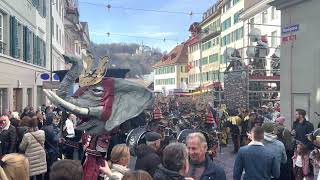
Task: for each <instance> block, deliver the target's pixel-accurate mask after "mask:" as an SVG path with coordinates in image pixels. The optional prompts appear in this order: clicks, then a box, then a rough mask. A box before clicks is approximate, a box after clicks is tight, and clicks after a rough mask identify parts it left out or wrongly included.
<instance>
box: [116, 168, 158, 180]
mask: <svg viewBox="0 0 320 180" xmlns="http://www.w3.org/2000/svg"><path fill="white" fill-rule="evenodd" d="M122 180H152V177H151V176H150V174H148V173H147V172H146V171H143V170H138V171H129V172H127V173H125V174H124V176H123V178H122Z"/></svg>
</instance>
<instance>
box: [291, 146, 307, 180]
mask: <svg viewBox="0 0 320 180" xmlns="http://www.w3.org/2000/svg"><path fill="white" fill-rule="evenodd" d="M309 160H310V159H309V153H308V149H307V147H306V146H305V145H304V144H302V143H301V142H300V143H298V144H297V148H296V150H295V152H294V155H293V157H292V161H293V174H294V179H295V180H308V179H310V178H309V177H308V176H309V173H310V169H309V168H310V166H309Z"/></svg>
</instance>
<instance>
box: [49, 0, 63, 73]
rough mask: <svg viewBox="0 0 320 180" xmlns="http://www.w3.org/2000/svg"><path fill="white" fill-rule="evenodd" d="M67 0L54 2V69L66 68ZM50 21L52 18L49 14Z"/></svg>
mask: <svg viewBox="0 0 320 180" xmlns="http://www.w3.org/2000/svg"><path fill="white" fill-rule="evenodd" d="M64 4H65V0H55V1H53V2H52V8H51V10H52V19H51V20H52V22H51V25H52V32H51V35H52V61H53V71H56V70H64V69H65V62H64V58H63V56H62V55H63V54H64V53H65V52H64V42H65V40H64V37H65V35H64V14H65V11H64V6H65V5H64ZM47 20H48V22H50V18H49V16H48V19H47ZM49 28H50V27H48V30H49Z"/></svg>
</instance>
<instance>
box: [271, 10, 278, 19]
mask: <svg viewBox="0 0 320 180" xmlns="http://www.w3.org/2000/svg"><path fill="white" fill-rule="evenodd" d="M276 18H277V11H276V8H275V7H272V8H271V19H272V20H274V19H276Z"/></svg>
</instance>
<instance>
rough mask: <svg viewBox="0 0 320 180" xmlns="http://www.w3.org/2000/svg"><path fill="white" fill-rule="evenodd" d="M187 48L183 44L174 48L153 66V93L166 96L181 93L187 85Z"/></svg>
mask: <svg viewBox="0 0 320 180" xmlns="http://www.w3.org/2000/svg"><path fill="white" fill-rule="evenodd" d="M187 62H188V55H187V46H186V45H185V43H183V44H180V45H178V46H176V47H175V48H174V49H173V50H172V51H171V52H170V53H169V54H167V55H164V56H163V57H162V58H161V60H160V61H159V62H158V63H157V64H155V65H154V67H153V68H154V91H156V92H162V93H164V94H166V95H169V94H173V92H177V91H179V92H181V91H183V90H184V89H186V87H187V84H188V71H187V69H188V68H187Z"/></svg>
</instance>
